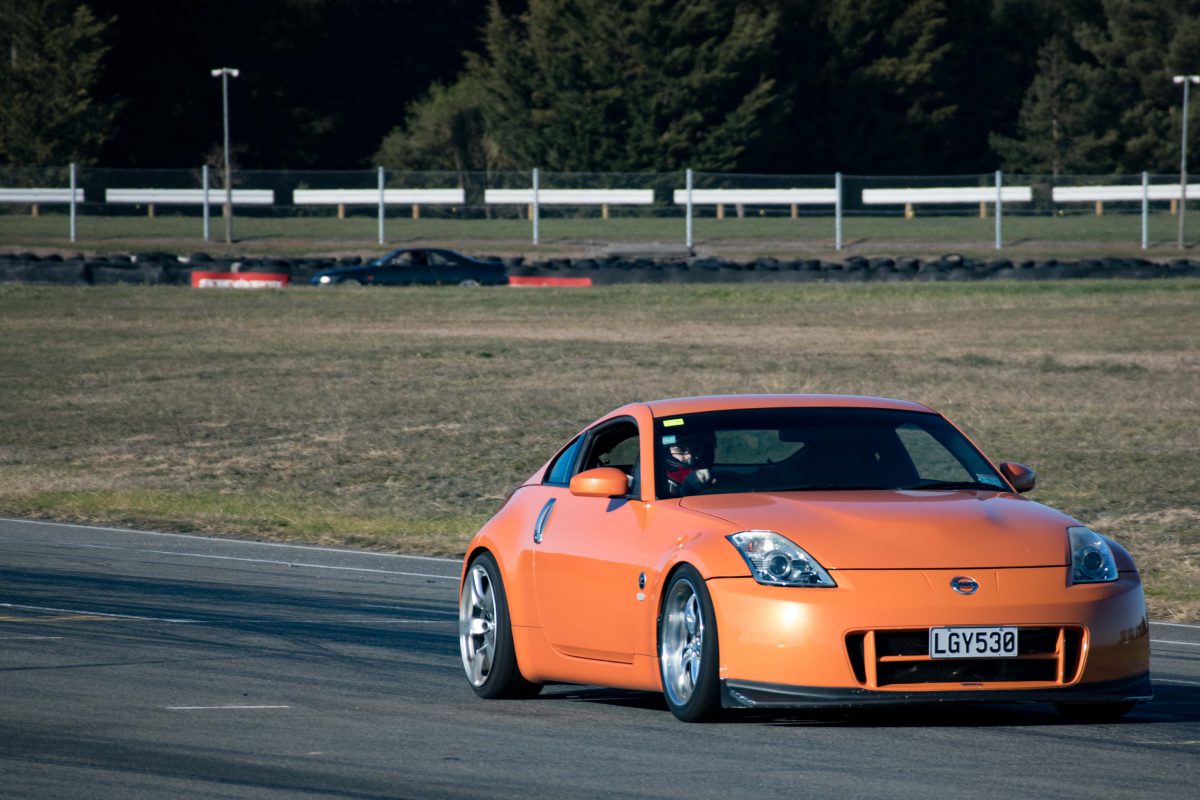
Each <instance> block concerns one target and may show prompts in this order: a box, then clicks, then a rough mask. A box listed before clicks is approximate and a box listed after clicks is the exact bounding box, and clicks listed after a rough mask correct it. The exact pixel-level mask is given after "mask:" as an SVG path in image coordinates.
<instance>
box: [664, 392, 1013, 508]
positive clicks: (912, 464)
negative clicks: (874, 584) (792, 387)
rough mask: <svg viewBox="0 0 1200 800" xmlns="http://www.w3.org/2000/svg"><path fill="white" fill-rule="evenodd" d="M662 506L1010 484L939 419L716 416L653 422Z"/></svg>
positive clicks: (874, 412) (835, 411) (819, 411)
mask: <svg viewBox="0 0 1200 800" xmlns="http://www.w3.org/2000/svg"><path fill="white" fill-rule="evenodd" d="M654 424H655V431H654V434H655V442H654V444H655V460H656V464H655V481H656V492H657V494H658V496H659V497H680V496H684V495H693V494H729V493H737V492H798V491H829V490H853V489H893V490H895V489H910V490H938V489H989V490H1004V489H1006V488H1007V485H1006V484H1005V483H1004V480H1003V479H1002V478H1001V477H1000V476H999V475H998V474H997V473H996V471H995V470H994V469H993V468H992V467H991V465H990V464H989V463H988V461H987V459H985V458H984V457H983V455H982V454H981V453H980V452H979V451H978V450H976V449H975V447H974V446H972V445H971V443H970V442H969V441H968V440H967V438H966V437H965V436H963V435H962V434H961V433H959V432H958V430H957V429H956V428H954V426H952V425H951V424H950V423H949V422H947V421H946V420H945V419H944V418H942V417H941V416H939V415H937V414H932V413H923V412H917V411H899V410H892V409H879V408H767V409H744V410H731V411H708V412H704V413H700V414H684V415H680V416H673V417H661V418H658V419H656V420H655V423H654Z"/></svg>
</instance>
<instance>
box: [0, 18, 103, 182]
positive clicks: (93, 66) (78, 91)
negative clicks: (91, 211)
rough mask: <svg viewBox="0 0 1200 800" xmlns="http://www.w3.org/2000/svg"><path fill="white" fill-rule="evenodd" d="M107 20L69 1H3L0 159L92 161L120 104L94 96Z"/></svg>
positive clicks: (33, 162) (19, 162)
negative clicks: (117, 105)
mask: <svg viewBox="0 0 1200 800" xmlns="http://www.w3.org/2000/svg"><path fill="white" fill-rule="evenodd" d="M109 24H110V23H109V22H108V21H102V20H99V19H97V18H96V16H95V14H93V13H92V11H91V10H90V9H89V8H88V7H87V6H85V5H76V4H74V3H69V2H65V0H2V2H0V47H2V52H0V109H3V113H0V162H2V163H7V164H11V165H16V166H47V165H63V164H66V163H69V162H76V163H81V164H87V163H91V161H92V160H93V159H94V158H95V155H96V153H97V152H98V150H99V148H100V146H101V145H102V144H103V142H104V141H105V139H106V138H107V137H108V136H109V135H110V132H111V126H112V121H113V116H114V113H115V107H114V104H112V103H101V102H97V101H96V100H95V99H94V98H93V97H92V90H93V87H94V85H95V83H96V81H97V79H98V78H99V75H100V70H101V61H102V60H103V58H104V55H105V53H106V52H107V51H108V48H107V47H106V46H105V44H104V41H103V40H104V35H105V32H106V31H107V29H108V27H109Z"/></svg>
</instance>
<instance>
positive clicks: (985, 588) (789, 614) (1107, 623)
mask: <svg viewBox="0 0 1200 800" xmlns="http://www.w3.org/2000/svg"><path fill="white" fill-rule="evenodd" d="M964 574H966V575H969V576H970V577H972V578H973V579H975V580H976V581H977V582H978V583H979V587H980V588H979V591H978V592H977V593H976V594H974V595H970V596H965V595H960V594H957V593H954V592H953V591H952V590H951V589H950V581H951V579H952V578H954V577H957V576H959V575H964ZM834 577H835V580H837V582H838V586H837V587H836V588H830V589H816V588H792V587H776V586H763V585H760V584H758V583H756V582H755V581H754V580H753V579H752V578H720V579H713V580H710V581H708V584H707V585H708V588H709V593H710V595H711V597H712V601H713V609H714V611H715V613H716V617H717V629H718V632H719V641H720V679H721V680H722V683H723V685H725V686H726V687H727V689H728V691H729V692H736V693H737V695H738V696H740V697H743V698H746V700H748V701H750V702H751V703H753V704H755V705H757V704H760V703H769V704H773V705H788V706H821V705H835V706H837V705H873V704H876V703H883V704H887V703H892V704H895V703H900V704H903V703H909V702H941V701H943V700H945V699H963V700H969V701H974V702H987V701H990V700H1005V701H1018V702H1019V701H1030V702H1032V701H1046V700H1050V701H1052V702H1118V701H1120V700H1122V699H1144V698H1146V697H1148V696H1149V694H1150V692H1149V685H1148V677H1147V676H1148V674H1149V669H1150V628H1149V624H1148V623H1147V621H1146V609H1145V600H1144V598H1143V595H1142V586H1141V582H1140V580H1139V578H1138V576H1137V573H1136V572H1128V573H1122V574H1121V576H1120V578H1119V580H1117V581H1115V582H1113V583H1108V584H1089V585H1080V586H1068V585H1067V575H1066V568H1065V567H1032V568H1016V569H998V570H839V571H837V572H836V573H834ZM990 625H1005V626H1018V627H1020V628H1022V629H1025V630H1027V631H1028V632H1029V634H1030V638H1028V639H1027V638H1026V637H1025V634H1022V642H1026V641H1029V642H1030V643H1031V647H1032V646H1033V645H1034V643H1037V647H1036V651H1030V652H1026V651H1025V650H1024V649H1023V650H1022V653H1021V655H1020V656H1019V657H1017V658H1011V659H996V660H992V661H988V660H983V661H969V660H964V661H961V662H958V663H955V662H950V661H946V660H933V659H930V658H928V655H927V654H926V655H922V652H921V648H922V647H923V646H924V645H923V644H922V639H923V638H927V632H928V629H929V628H930V627H940V626H990ZM1023 647H1024V645H1023ZM1000 661H1004V662H1006V663H998V662H1000ZM1114 687H1115V688H1114ZM1128 687H1132V688H1128ZM1088 697H1097V698H1101V699H1100V700H1089V699H1087V698H1088ZM727 701H728V702H731V703H733V705H735V706H744V705H745V703H744V702H743V701H742V700H738V699H736V697H735V696H734V695H733V694H729V698H728V699H727Z"/></svg>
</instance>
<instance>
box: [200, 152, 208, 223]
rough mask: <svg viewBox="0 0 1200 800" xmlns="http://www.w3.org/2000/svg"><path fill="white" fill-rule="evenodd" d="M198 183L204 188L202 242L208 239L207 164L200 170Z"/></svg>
mask: <svg viewBox="0 0 1200 800" xmlns="http://www.w3.org/2000/svg"><path fill="white" fill-rule="evenodd" d="M200 181H201V183H202V184H203V187H204V204H203V205H204V212H203V216H204V241H206V242H207V241H208V237H209V213H210V212H209V210H208V164H205V165H204V166H203V167H201V168H200Z"/></svg>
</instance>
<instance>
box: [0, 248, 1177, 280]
mask: <svg viewBox="0 0 1200 800" xmlns="http://www.w3.org/2000/svg"><path fill="white" fill-rule="evenodd" d="M361 263H362V258H361V257H360V256H348V257H344V258H338V259H335V258H331V257H330V258H292V259H284V258H270V257H247V258H220V257H213V256H210V255H208V254H207V253H191V254H189V255H184V256H176V255H173V254H171V253H162V252H149V253H138V254H135V255H96V256H88V257H85V256H84V255H82V254H79V253H76V254H50V255H39V254H36V253H0V283H33V284H42V285H71V284H76V285H95V286H109V285H116V284H145V285H160V284H161V285H168V286H188V285H190V284H191V278H192V271H193V270H194V269H195V270H201V271H205V272H233V273H237V272H255V273H272V274H282V275H288V276H289V277H290V283H291V285H293V286H303V285H305V284H306V283H307V282H308V279H309V278H311V277H312V276H313V274H315V273H316V272H319V271H320V270H323V269H328V268H330V267H334V266H346V265H352V264H361ZM504 264H505V266H506V267H507V268H508V274H509V276H510V277H513V278H518V279H519V280H517V281H514V284H523V285H549V286H554V285H557V286H584V285H590V286H610V285H615V284H622V283H641V284H677V283H880V282H896V281H916V282H935V281H980V280H1012V281H1030V280H1066V279H1079V278H1090V279H1098V278H1170V277H1186V276H1192V277H1197V276H1200V259H1197V260H1193V259H1186V258H1175V259H1171V260H1169V261H1148V260H1146V259H1142V258H1122V257H1110V258H1083V259H1078V260H1075V261H1059V260H1058V259H1054V258H1045V259H1022V260H1015V261H1014V260H1011V259H1007V258H994V259H974V258H967V257H964V256H961V255H958V254H956V253H950V254H947V255H943V256H939V257H936V258H915V257H911V256H900V257H895V258H891V257H885V256H872V257H869V258H868V257H863V256H849V257H847V258H846V259H845V260H843V261H824V260H820V259H815V258H796V259H788V258H774V257H768V256H764V257H760V258H757V259H755V260H753V261H746V262H738V261H729V260H726V259H722V258H716V257H712V256H697V257H693V258H689V259H673V260H656V259H651V258H632V257H618V256H605V257H598V258H597V257H584V258H577V259H568V258H553V259H545V260H533V261H530V260H526V259H524V258H522V257H519V256H516V257H508V258H505V259H504Z"/></svg>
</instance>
